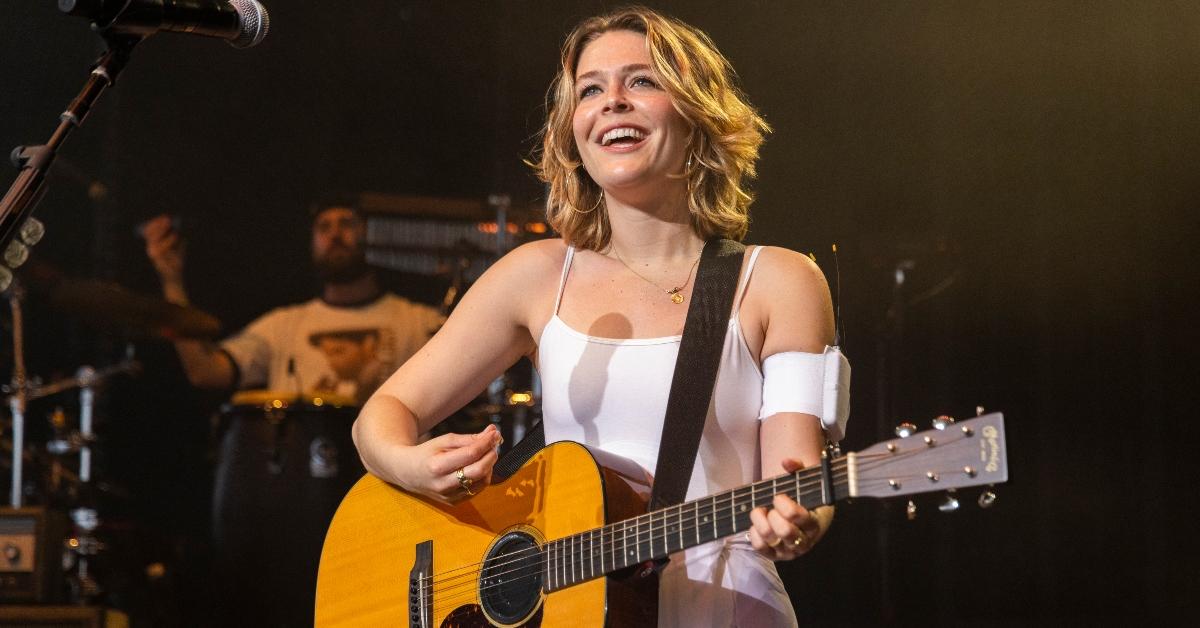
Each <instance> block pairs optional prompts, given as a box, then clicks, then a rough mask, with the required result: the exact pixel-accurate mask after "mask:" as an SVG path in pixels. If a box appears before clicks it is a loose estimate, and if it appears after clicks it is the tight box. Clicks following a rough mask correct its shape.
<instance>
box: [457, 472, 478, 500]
mask: <svg viewBox="0 0 1200 628" xmlns="http://www.w3.org/2000/svg"><path fill="white" fill-rule="evenodd" d="M454 477H455V479H457V480H458V485H459V486H461V487H462V489H463V490H464V491H466V492H467V495H474V494H475V493H474V492H472V491H471V484H472V482H471V478H469V477H467V471H466V469H463V468H459V470H458V471H455V472H454Z"/></svg>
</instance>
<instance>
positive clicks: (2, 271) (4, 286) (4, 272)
mask: <svg viewBox="0 0 1200 628" xmlns="http://www.w3.org/2000/svg"><path fill="white" fill-rule="evenodd" d="M12 280H13V274H12V271H11V270H9V269H8V267H7V266H5V265H4V264H0V292H3V291H5V290H8V287H9V286H10V285H12Z"/></svg>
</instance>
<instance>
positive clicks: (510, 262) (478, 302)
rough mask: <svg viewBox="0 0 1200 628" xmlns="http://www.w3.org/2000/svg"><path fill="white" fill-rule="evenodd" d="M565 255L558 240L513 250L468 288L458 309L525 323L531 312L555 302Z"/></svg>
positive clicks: (539, 241)
mask: <svg viewBox="0 0 1200 628" xmlns="http://www.w3.org/2000/svg"><path fill="white" fill-rule="evenodd" d="M566 252H567V246H566V244H564V243H563V241H562V240H560V239H557V238H554V239H546V240H538V241H536V242H530V243H528V244H523V245H521V246H519V247H517V248H515V249H513V250H512V251H510V252H509V253H508V254H506V255H505V256H504V257H502V258H500V260H498V261H497V262H496V263H495V264H492V266H491V267H489V268H488V269H487V272H485V273H483V275H482V276H481V277H480V278H479V280H478V281H476V282H475V283H474V285H472V286H471V289H470V290H469V291H467V294H466V296H465V297H464V298H463V302H462V304H460V305H459V309H464V308H465V309H467V310H469V311H478V312H480V313H481V314H482V313H490V314H489V315H491V316H496V315H499V314H501V312H507V313H508V315H509V316H510V317H511V320H513V321H519V322H520V324H528V323H529V320H530V319H529V316H531V315H532V313H534V312H537V311H540V310H542V309H547V308H549V307H550V306H549V305H545V303H543V302H544V301H546V300H547V299H549V300H551V301H552V300H553V299H554V290H555V287H556V286H557V285H558V276H559V271H560V270H561V269H562V264H563V260H564V259H565V258H566Z"/></svg>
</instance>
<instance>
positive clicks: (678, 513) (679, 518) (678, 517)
mask: <svg viewBox="0 0 1200 628" xmlns="http://www.w3.org/2000/svg"><path fill="white" fill-rule="evenodd" d="M675 527H676V528H678V529H679V547H677V548H675V549H676V551H678V550H681V549H683V508H681V507H679V506H676V507H675Z"/></svg>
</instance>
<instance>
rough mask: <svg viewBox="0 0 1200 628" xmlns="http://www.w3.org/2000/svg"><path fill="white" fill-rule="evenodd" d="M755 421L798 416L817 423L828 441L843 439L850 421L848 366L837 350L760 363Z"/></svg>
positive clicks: (788, 354)
mask: <svg viewBox="0 0 1200 628" xmlns="http://www.w3.org/2000/svg"><path fill="white" fill-rule="evenodd" d="M762 372H763V391H762V409H761V410H760V411H759V413H758V418H759V420H762V419H765V418H767V417H769V416H771V415H772V414H778V413H780V412H802V413H804V414H811V415H813V416H815V417H817V418H818V419H820V420H821V426H822V427H823V428H825V432H826V433H827V435H828V436H829V439H830V440H832V441H839V440H841V439H842V437H843V436H845V435H846V421H847V420H848V419H849V418H850V362H849V361H847V360H846V356H844V355H842V352H841V351H840V350H839V349H838V348H837V347H825V352H824V353H804V352H802V351H787V352H784V353H776V354H775V355H772V356H769V357H767V359H765V360H763V363H762Z"/></svg>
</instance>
